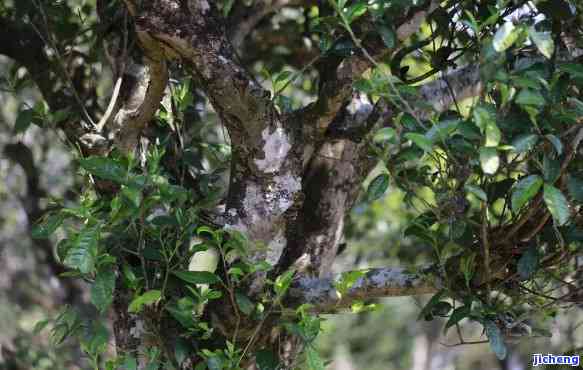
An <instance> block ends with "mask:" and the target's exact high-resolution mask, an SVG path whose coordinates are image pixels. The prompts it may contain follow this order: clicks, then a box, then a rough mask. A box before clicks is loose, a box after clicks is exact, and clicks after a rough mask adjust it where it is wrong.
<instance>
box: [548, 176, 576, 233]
mask: <svg viewBox="0 0 583 370" xmlns="http://www.w3.org/2000/svg"><path fill="white" fill-rule="evenodd" d="M543 197H544V200H545V203H546V205H547V208H548V209H549V211H550V212H551V215H552V216H553V219H554V220H555V222H556V223H557V224H558V225H559V226H562V225H564V224H566V223H567V221H569V218H570V217H571V212H570V211H569V202H567V198H565V196H564V195H563V193H562V192H561V191H560V190H559V189H557V188H555V187H554V186H552V185H548V184H545V186H544V195H543Z"/></svg>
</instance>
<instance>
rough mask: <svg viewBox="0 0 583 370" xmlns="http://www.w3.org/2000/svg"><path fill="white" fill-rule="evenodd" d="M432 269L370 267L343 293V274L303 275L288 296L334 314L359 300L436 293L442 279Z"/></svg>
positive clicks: (296, 303)
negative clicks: (340, 285)
mask: <svg viewBox="0 0 583 370" xmlns="http://www.w3.org/2000/svg"><path fill="white" fill-rule="evenodd" d="M431 271H432V268H431V267H423V268H420V269H418V270H416V271H411V270H407V269H404V268H399V267H385V268H377V269H370V270H368V271H366V272H364V276H362V277H361V278H359V279H358V280H357V281H356V283H354V285H352V287H351V288H350V289H348V291H347V292H345V293H344V294H341V292H339V291H338V289H337V283H338V281H339V280H341V279H342V275H341V276H339V277H337V278H335V279H328V278H320V279H318V278H314V277H309V276H300V277H297V278H296V279H295V280H294V283H293V284H292V287H291V288H290V290H289V299H290V301H291V303H292V305H296V306H299V305H301V304H304V303H307V304H311V305H313V306H314V307H313V310H314V311H315V312H319V313H334V312H336V311H339V310H342V309H345V308H348V307H350V306H351V305H352V304H353V303H356V302H358V301H366V300H370V299H374V298H384V297H399V296H412V295H420V294H429V293H435V292H437V291H438V290H439V289H440V287H441V282H440V281H439V279H438V278H436V277H435V276H433V275H430V274H431Z"/></svg>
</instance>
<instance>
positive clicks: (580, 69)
mask: <svg viewBox="0 0 583 370" xmlns="http://www.w3.org/2000/svg"><path fill="white" fill-rule="evenodd" d="M558 69H559V70H560V71H562V72H565V73H568V74H569V75H570V76H571V77H572V78H577V79H583V65H581V64H579V63H565V64H561V65H559V68H558Z"/></svg>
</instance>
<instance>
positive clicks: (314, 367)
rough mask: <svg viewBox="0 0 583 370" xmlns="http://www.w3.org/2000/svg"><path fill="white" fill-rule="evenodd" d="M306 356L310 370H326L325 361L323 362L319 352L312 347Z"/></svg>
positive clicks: (309, 347)
mask: <svg viewBox="0 0 583 370" xmlns="http://www.w3.org/2000/svg"><path fill="white" fill-rule="evenodd" d="M306 355H307V359H308V369H309V370H324V361H322V358H320V355H319V354H318V351H316V350H315V349H314V348H313V347H312V346H308V349H307V351H306Z"/></svg>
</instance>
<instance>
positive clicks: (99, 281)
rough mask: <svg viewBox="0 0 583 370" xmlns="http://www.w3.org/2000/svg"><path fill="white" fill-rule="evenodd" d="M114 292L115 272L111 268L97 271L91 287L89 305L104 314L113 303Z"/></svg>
mask: <svg viewBox="0 0 583 370" xmlns="http://www.w3.org/2000/svg"><path fill="white" fill-rule="evenodd" d="M114 290H115V271H114V270H113V269H112V268H111V266H109V267H106V268H103V269H99V271H97V275H96V276H95V281H94V282H93V285H92V286H91V303H93V304H94V305H95V307H97V309H98V310H99V312H101V313H104V312H105V311H107V309H108V308H109V306H110V305H111V303H112V302H113V293H114Z"/></svg>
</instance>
